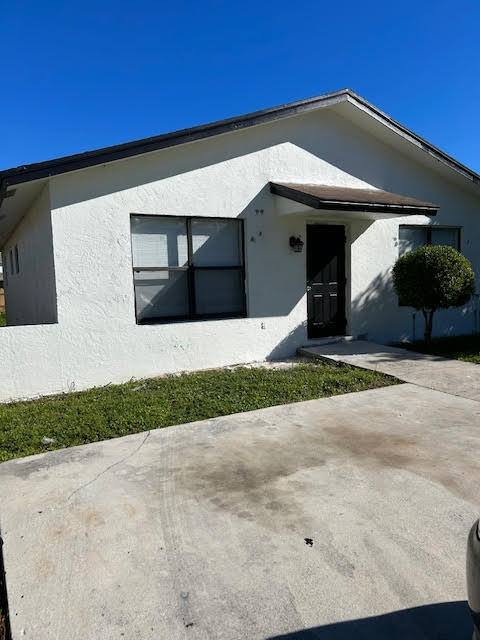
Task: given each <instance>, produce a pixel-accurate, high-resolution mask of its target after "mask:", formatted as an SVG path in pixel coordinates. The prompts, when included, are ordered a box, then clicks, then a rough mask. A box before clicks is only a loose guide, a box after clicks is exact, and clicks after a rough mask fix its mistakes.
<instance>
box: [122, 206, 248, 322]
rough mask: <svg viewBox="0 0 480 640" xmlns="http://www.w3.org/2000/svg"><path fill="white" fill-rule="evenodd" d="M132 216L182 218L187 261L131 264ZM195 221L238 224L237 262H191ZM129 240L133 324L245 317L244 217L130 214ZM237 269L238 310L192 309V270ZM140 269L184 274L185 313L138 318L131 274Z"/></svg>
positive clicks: (193, 303) (193, 284) (193, 298)
mask: <svg viewBox="0 0 480 640" xmlns="http://www.w3.org/2000/svg"><path fill="white" fill-rule="evenodd" d="M132 218H154V219H158V218H174V219H178V220H184V221H185V223H186V224H185V229H186V234H187V264H186V265H185V266H175V267H135V265H134V263H133V234H132ZM194 220H195V221H196V220H200V221H201V220H215V221H220V222H230V221H232V220H235V221H236V222H237V223H238V225H239V234H240V238H239V240H240V261H241V264H240V265H232V266H228V265H219V266H197V265H194V264H193V236H192V222H193V221H194ZM130 242H131V243H132V250H131V254H132V281H133V294H134V302H135V319H136V323H137V325H149V324H172V323H174V322H197V321H202V320H227V319H231V318H245V317H246V316H247V287H246V269H245V225H244V220H242V219H241V218H225V217H218V216H174V215H168V214H165V215H154V214H149V213H131V214H130ZM228 270H232V271H238V272H240V274H241V283H242V292H241V294H242V309H241V311H240V312H237V313H234V312H225V313H203V314H200V313H196V312H195V304H196V298H195V272H196V271H228ZM142 271H146V272H148V271H184V272H186V273H187V287H188V291H187V297H188V309H189V313H188V314H186V315H176V316H159V317H150V318H144V319H142V320H139V319H138V310H137V297H136V289H135V273H140V272H142Z"/></svg>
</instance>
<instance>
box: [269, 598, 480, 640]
mask: <svg viewBox="0 0 480 640" xmlns="http://www.w3.org/2000/svg"><path fill="white" fill-rule="evenodd" d="M472 630H473V627H472V621H471V618H470V614H469V611H468V606H467V603H466V602H465V601H463V600H462V601H458V602H441V603H438V604H430V605H425V606H423V607H414V608H412V609H403V610H402V611H394V612H392V613H387V614H385V615H381V616H374V617H371V618H360V619H358V620H349V621H348V622H336V623H334V624H328V625H325V626H322V627H314V628H311V629H304V630H302V631H293V632H292V633H287V634H285V635H281V636H271V637H270V638H268V640H314V639H315V640H353V639H355V640H470V638H471V637H472Z"/></svg>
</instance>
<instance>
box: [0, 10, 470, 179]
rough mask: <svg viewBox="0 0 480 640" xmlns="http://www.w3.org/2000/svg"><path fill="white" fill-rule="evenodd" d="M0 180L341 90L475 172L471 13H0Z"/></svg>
mask: <svg viewBox="0 0 480 640" xmlns="http://www.w3.org/2000/svg"><path fill="white" fill-rule="evenodd" d="M0 9H1V11H0V27H1V30H0V32H1V38H0V53H1V60H2V67H3V73H2V81H1V89H0V121H1V138H0V168H2V169H4V168H7V167H10V166H15V165H19V164H24V163H30V162H37V161H41V160H46V159H48V158H52V157H57V156H62V155H66V154H71V153H78V152H80V151H85V150H88V149H95V148H98V147H102V146H107V145H111V144H116V143H120V142H126V141H128V140H135V139H138V138H142V137H146V136H151V135H155V134H159V133H164V132H167V131H171V130H174V129H179V128H183V127H189V126H193V125H196V124H201V123H204V122H210V121H212V120H217V119H221V118H226V117H229V116H233V115H239V114H242V113H247V112H249V111H254V110H257V109H262V108H265V107H270V106H274V105H276V104H281V103H284V102H290V101H292V100H297V99H301V98H306V97H309V96H312V95H318V94H320V93H324V92H327V91H333V90H336V89H341V88H344V87H350V88H352V89H354V90H355V91H356V92H357V93H359V94H360V95H362V96H364V97H365V98H367V99H368V100H370V101H371V102H373V103H374V104H375V105H377V106H378V107H380V108H381V109H383V110H384V111H386V112H387V113H388V114H390V115H391V116H393V117H394V118H396V119H397V120H400V121H401V122H402V123H403V124H405V125H406V126H407V127H409V128H411V129H413V130H414V131H416V132H417V133H419V134H420V135H422V136H424V137H425V138H427V139H428V140H429V141H431V142H433V143H434V144H436V145H437V146H439V147H441V148H442V149H443V150H445V151H446V152H448V153H449V154H451V155H453V156H454V157H456V158H457V159H458V160H460V161H461V162H463V163H465V164H467V165H469V166H470V167H471V168H473V169H474V170H476V171H478V172H480V125H479V117H480V109H479V105H480V82H479V77H478V69H479V67H480V64H479V63H480V1H479V0H471V1H464V0H457V1H456V2H452V0H424V1H422V0H415V1H412V0H402V2H392V1H390V0H383V1H382V2H379V1H373V2H369V1H368V0H365V1H363V2H361V1H359V0H355V1H347V0H335V1H328V2H326V1H324V0H316V1H313V2H304V1H302V0H298V1H297V2H292V1H291V0H290V1H288V2H287V1H283V0H278V1H276V2H268V1H262V0H256V1H251V0H242V1H241V2H213V1H211V0H206V1H205V0H196V1H188V2H186V1H182V0H179V1H177V2H163V1H161V0H157V1H144V0H137V1H136V2H128V3H127V2H123V1H122V0H115V1H110V0H96V1H95V2H93V1H92V0H81V1H79V2H70V1H66V0H61V1H60V0H55V1H52V0H43V1H42V2H34V1H33V0H16V1H15V2H7V1H5V2H3V3H0Z"/></svg>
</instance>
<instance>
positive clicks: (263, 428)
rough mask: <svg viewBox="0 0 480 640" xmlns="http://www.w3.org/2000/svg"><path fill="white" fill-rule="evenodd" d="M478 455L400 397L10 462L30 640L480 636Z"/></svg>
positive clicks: (449, 409) (4, 496) (9, 511)
mask: <svg viewBox="0 0 480 640" xmlns="http://www.w3.org/2000/svg"><path fill="white" fill-rule="evenodd" d="M479 447H480V403H478V402H476V401H474V400H470V399H466V398H460V397H455V396H451V395H448V394H445V393H442V392H438V391H435V390H429V389H425V388H421V387H418V386H415V385H412V384H402V385H399V386H394V387H388V388H384V389H378V390H372V391H365V392H361V393H355V394H348V395H344V396H337V397H334V398H327V399H321V400H313V401H310V402H304V403H299V404H294V405H289V406H280V407H272V408H270V409H264V410H260V411H254V412H251V413H245V414H238V415H235V416H229V417H225V418H217V419H214V420H208V421H204V422H198V423H195V424H192V425H183V426H180V427H172V428H167V429H162V430H158V431H152V432H150V433H142V434H138V435H134V436H128V437H125V438H121V439H117V440H111V441H108V442H101V443H97V444H92V445H86V446H83V447H77V448H74V449H68V450H63V451H58V452H51V453H47V454H44V455H41V456H34V457H31V458H25V459H21V460H16V461H11V462H7V463H4V464H3V465H1V466H0V500H1V502H0V513H1V525H2V535H3V538H4V541H5V545H4V559H5V567H6V573H7V584H8V589H9V601H10V616H11V621H12V627H13V637H14V640H17V639H20V638H33V639H34V640H47V639H48V640H56V639H59V640H60V639H62V640H64V639H67V638H68V639H69V640H80V639H81V640H94V639H95V640H99V639H102V640H109V639H113V638H126V639H131V640H150V639H152V640H153V639H155V640H159V639H161V640H163V639H165V640H177V639H178V640H184V639H187V638H188V639H196V640H200V639H202V640H204V639H225V640H234V639H239V640H240V639H242V640H245V639H260V638H261V639H267V638H289V639H300V638H302V639H303V638H322V639H323V638H325V639H326V638H328V639H329V640H330V639H334V640H346V639H347V638H348V639H349V640H350V639H351V638H356V639H357V638H365V639H367V638H368V639H372V638H375V639H377V638H382V639H383V638H385V639H387V638H388V640H396V639H400V638H402V640H403V639H406V638H408V639H409V640H420V639H425V638H429V639H432V640H433V639H440V638H455V639H461V638H465V639H466V638H469V637H470V632H471V625H470V621H469V618H468V614H467V611H466V606H465V603H464V598H465V584H464V580H465V577H464V549H465V541H466V536H467V532H468V529H469V527H470V525H471V524H472V522H473V520H474V519H475V518H476V517H477V515H478V511H479V504H478V502H479V484H478V479H479V477H480V457H479V455H478V451H479Z"/></svg>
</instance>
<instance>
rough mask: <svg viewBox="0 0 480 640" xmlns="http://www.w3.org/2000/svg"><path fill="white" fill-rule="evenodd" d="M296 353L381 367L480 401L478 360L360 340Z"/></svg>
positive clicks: (384, 371)
mask: <svg viewBox="0 0 480 640" xmlns="http://www.w3.org/2000/svg"><path fill="white" fill-rule="evenodd" d="M299 353H300V354H301V355H304V356H307V357H312V358H320V359H322V360H326V361H330V362H332V361H333V362H344V363H346V364H351V365H354V366H356V367H362V368H363V369H372V370H374V371H381V372H382V373H386V374H388V375H391V376H395V377H396V378H398V379H399V380H404V381H405V382H412V383H413V384H417V385H420V386H422V387H427V388H428V389H436V390H437V391H443V392H445V393H450V394H452V395H455V396H461V397H462V398H469V399H470V400H477V401H479V402H480V366H479V365H477V364H473V363H469V362H462V361H461V360H451V359H449V358H442V357H440V356H431V355H425V354H423V353H415V352H414V351H407V350H406V349H396V348H394V347H386V346H385V345H381V344H375V343H374V342H366V341H363V340H352V341H350V342H338V343H333V344H325V345H322V346H318V347H304V348H303V349H300V350H299Z"/></svg>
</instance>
